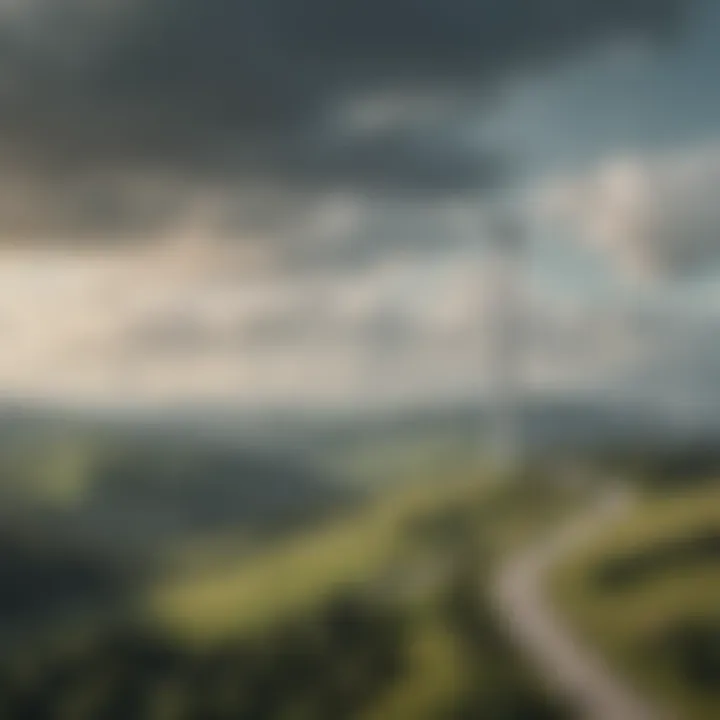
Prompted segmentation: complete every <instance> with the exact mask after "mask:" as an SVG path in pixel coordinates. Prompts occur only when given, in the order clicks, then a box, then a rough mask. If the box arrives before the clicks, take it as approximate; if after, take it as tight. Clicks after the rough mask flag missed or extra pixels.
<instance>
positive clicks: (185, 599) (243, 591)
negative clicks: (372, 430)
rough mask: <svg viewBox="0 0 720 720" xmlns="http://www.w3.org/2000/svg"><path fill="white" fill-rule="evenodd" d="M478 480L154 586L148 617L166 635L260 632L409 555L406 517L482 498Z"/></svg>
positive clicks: (390, 501) (400, 496)
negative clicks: (472, 498) (168, 630)
mask: <svg viewBox="0 0 720 720" xmlns="http://www.w3.org/2000/svg"><path fill="white" fill-rule="evenodd" d="M485 487H486V486H485V484H484V483H483V481H482V479H481V478H476V477H473V478H466V479H464V480H462V481H459V482H458V481H448V482H447V483H445V484H439V483H436V482H433V483H423V484H422V485H421V486H419V487H415V488H412V489H407V488H406V489H403V490H402V491H398V492H394V493H391V494H389V495H386V496H383V497H382V499H381V500H380V501H378V502H377V503H374V504H372V505H371V506H370V507H368V508H366V509H363V510H362V511H360V512H358V513H357V514H356V515H355V516H353V517H349V518H345V519H342V520H340V521H338V522H336V523H332V524H329V525H327V526H325V527H323V528H320V529H316V530H313V531H308V532H306V533H303V534H301V535H300V536H298V537H293V538H287V539H286V540H284V541H282V542H280V543H277V544H275V545H273V546H271V547H270V548H268V549H267V550H266V551H263V552H259V553H257V554H256V555H254V556H252V557H250V558H245V559H240V560H238V564H237V566H236V567H234V566H233V565H232V564H231V563H226V564H225V566H224V567H221V568H218V567H217V566H213V567H212V569H211V570H210V571H209V572H207V573H202V572H193V573H191V574H189V575H187V576H183V575H181V576H179V577H171V578H169V579H167V580H165V581H163V582H160V583H158V584H157V585H156V586H155V587H153V588H152V590H151V592H150V593H149V596H148V597H146V599H145V602H146V611H147V612H149V614H150V615H151V617H153V618H155V619H156V620H157V621H159V622H160V624H161V625H164V626H166V627H168V628H169V629H170V630H171V631H173V632H175V633H179V634H180V635H183V636H186V637H188V638H189V639H195V640H212V639H214V638H219V637H223V636H227V635H228V634H232V633H242V632H247V631H252V630H257V629H262V628H263V627H266V626H268V625H271V624H272V623H274V622H277V621H278V620H280V619H282V618H284V617H287V616H289V615H297V614H301V613H304V612H306V611H308V610H311V609H312V608H313V607H315V606H317V605H319V604H320V603H322V602H323V600H324V599H326V598H327V597H328V596H330V595H332V594H333V593H334V592H335V591H337V590H338V588H342V587H345V586H358V585H367V584H369V583H370V582H371V580H373V579H374V578H375V577H377V576H378V575H380V574H382V572H383V570H384V568H387V567H389V566H394V565H397V564H401V563H402V562H403V561H404V559H406V558H407V556H408V555H409V554H411V553H412V551H413V547H412V543H411V542H410V541H409V539H408V537H407V535H406V533H405V530H406V528H407V526H408V523H409V522H410V520H411V518H413V517H417V516H419V515H421V514H423V513H427V512H430V511H431V510H432V511H433V512H434V511H439V510H440V509H441V508H442V507H444V506H445V507H446V506H449V505H450V504H452V503H453V502H457V501H458V498H468V497H473V496H477V494H478V492H480V493H482V492H485Z"/></svg>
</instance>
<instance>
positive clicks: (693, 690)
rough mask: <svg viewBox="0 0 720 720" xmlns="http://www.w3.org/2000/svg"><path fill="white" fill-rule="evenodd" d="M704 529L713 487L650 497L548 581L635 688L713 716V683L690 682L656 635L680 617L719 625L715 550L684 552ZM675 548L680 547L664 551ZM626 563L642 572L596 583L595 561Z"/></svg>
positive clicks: (716, 527) (713, 524)
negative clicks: (708, 685)
mask: <svg viewBox="0 0 720 720" xmlns="http://www.w3.org/2000/svg"><path fill="white" fill-rule="evenodd" d="M708 533H718V534H720V486H718V485H715V486H711V487H708V488H705V489H697V490H693V491H691V492H685V493H682V494H673V495H664V496H660V497H658V496H650V497H648V498H645V499H644V500H643V501H641V503H640V505H639V506H638V508H637V510H636V511H634V512H633V514H632V516H631V517H628V518H627V519H626V520H624V521H623V523H622V524H621V525H620V526H618V527H615V528H613V530H612V532H611V533H608V535H607V536H606V537H604V538H602V539H600V540H599V541H597V542H595V543H593V544H592V546H590V547H588V548H585V549H583V550H581V551H579V552H578V553H577V554H576V556H575V557H574V558H573V559H572V560H571V561H570V562H568V563H567V564H566V565H564V566H563V567H562V568H560V569H559V570H558V572H557V573H556V575H555V577H554V578H553V580H552V582H553V590H554V592H555V595H556V597H557V599H558V602H559V604H560V607H561V609H563V610H564V611H565V612H566V614H567V615H568V617H569V618H570V619H571V621H572V622H573V623H574V624H575V625H576V627H577V628H578V630H579V631H580V632H581V633H582V634H583V635H584V636H585V637H586V638H587V639H588V640H589V641H592V642H593V643H595V644H596V645H597V647H598V648H600V650H601V651H602V652H603V653H605V654H606V656H607V657H608V658H610V659H611V660H612V661H613V662H614V663H615V666H616V667H617V668H618V670H619V671H621V672H623V673H626V674H627V676H628V677H629V678H632V680H633V681H634V682H635V684H636V685H637V686H638V687H639V688H641V689H643V690H644V691H646V692H648V693H650V694H652V695H655V696H656V697H657V698H658V699H659V700H660V702H661V704H667V705H670V706H672V707H675V708H676V709H677V712H678V714H680V716H681V717H683V718H688V720H711V719H714V718H717V717H720V692H719V691H720V688H717V687H716V689H715V691H712V690H711V691H708V690H707V689H706V690H700V689H699V688H698V687H695V686H694V685H693V683H692V682H690V681H689V680H688V679H687V678H686V677H685V676H684V674H683V672H681V671H680V670H679V666H678V665H677V663H676V662H674V661H673V660H672V654H673V653H674V652H675V650H676V648H675V647H673V646H672V644H671V645H670V646H666V647H665V648H664V649H661V648H663V646H662V638H663V637H666V636H667V633H668V632H670V631H672V630H673V629H677V628H682V627H684V626H685V625H686V624H687V623H693V624H695V623H707V624H708V627H709V626H711V625H714V627H720V556H718V555H715V556H714V557H713V556H712V554H711V553H708V552H707V551H704V552H702V553H700V552H698V553H696V556H695V557H694V556H693V552H692V547H693V539H694V538H702V537H707V536H708ZM678 547H679V548H683V550H682V553H681V554H679V553H678V552H677V550H675V551H672V550H671V549H672V548H678ZM688 548H689V549H688ZM649 558H651V559H652V561H651V563H650V564H649V560H648V559H649ZM629 563H630V564H631V567H639V565H638V563H644V565H643V568H644V570H643V572H641V573H636V574H635V576H633V573H630V574H629V576H628V577H627V578H626V580H624V581H623V582H622V583H620V584H619V585H616V586H615V587H612V586H607V585H603V584H602V583H599V582H598V573H599V572H601V571H602V569H603V568H604V569H605V570H606V571H607V569H608V568H610V569H612V568H617V567H628V564H629ZM648 568H649V569H648ZM718 679H719V680H720V678H718ZM716 686H717V683H716Z"/></svg>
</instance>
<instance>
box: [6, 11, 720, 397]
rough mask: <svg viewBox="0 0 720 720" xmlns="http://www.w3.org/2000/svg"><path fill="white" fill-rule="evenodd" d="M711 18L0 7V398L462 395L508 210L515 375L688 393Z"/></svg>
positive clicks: (479, 389)
mask: <svg viewBox="0 0 720 720" xmlns="http://www.w3.org/2000/svg"><path fill="white" fill-rule="evenodd" d="M719 36H720V7H718V5H717V3H715V2H713V1H712V0H623V1H621V0H504V2H497V1H496V0H383V1H382V2H380V0H363V1H362V2H361V0H343V2H338V1H337V0H334V1H333V2H331V1H330V0H304V1H303V2H297V1H295V0H242V2H239V1H238V2H228V1H227V0H143V2H140V0H131V1H128V0H124V1H123V2H120V0H103V2H97V1H95V2H90V0H0V60H1V62H0V105H2V108H3V112H2V115H1V116H0V343H1V345H2V348H3V351H2V353H0V394H2V395H6V396H8V397H21V398H27V397H32V398H35V399H37V398H39V399H46V400H53V401H54V400H62V401H64V402H67V401H70V402H81V403H85V402H90V403H101V404H105V405H117V404H124V405H126V404H133V405H148V404H157V403H163V404H167V403H188V402H190V403H192V402H199V403H218V404H223V405H231V406H238V407H245V408H248V407H249V408H257V407H267V406H269V405H272V406H281V407H283V406H293V407H297V406H307V407H321V406H322V407H324V406H328V405H331V406H343V407H354V408H366V407H376V406H380V407H385V406H387V405H388V404H391V405H397V404H401V405H404V404H412V403H418V402H423V403H425V402H428V401H431V402H434V401H438V402H440V401H442V402H446V401H447V400H453V399H467V398H469V397H470V398H475V397H477V398H483V397H486V396H487V393H488V389H489V388H491V387H492V384H493V382H494V375H493V373H494V364H493V363H494V362H496V358H494V342H495V340H494V338H495V335H494V332H495V330H494V327H495V324H496V323H497V308H496V305H497V302H498V292H499V291H498V288H497V285H498V283H499V282H502V267H501V266H500V265H499V264H498V263H502V258H499V257H498V253H497V250H496V249H494V248H496V244H497V242H502V241H503V237H504V233H503V232H502V228H503V227H505V226H507V225H508V223H509V224H510V226H511V227H513V228H515V229H514V230H513V231H512V232H516V233H519V234H521V235H522V236H523V238H524V242H525V248H526V249H525V252H524V253H523V256H522V258H520V259H519V261H518V264H517V267H516V268H515V274H514V275H513V278H512V280H513V284H514V288H513V289H512V292H513V293H514V296H515V298H516V302H517V305H518V307H519V308H520V309H521V310H520V312H521V322H522V328H523V332H522V349H521V352H520V357H519V359H518V370H517V372H518V376H519V377H520V378H521V381H522V383H523V384H524V385H525V386H526V387H527V388H528V389H529V390H532V391H534V392H547V393H563V394H567V393H580V392H582V393H586V392H597V393H610V392H615V393H618V394H621V395H627V394H628V392H630V393H631V394H634V395H636V396H637V397H638V398H641V397H642V398H650V399H653V400H662V399H664V398H667V399H670V398H671V399H672V400H673V401H677V398H678V397H679V396H682V398H683V399H684V400H688V401H700V400H702V401H704V402H706V401H707V400H708V398H713V397H714V396H713V393H716V394H717V391H716V390H715V386H717V385H718V384H717V383H716V382H715V380H716V375H720V372H718V370H719V369H720V346H718V343H716V342H712V340H710V339H709V338H711V337H712V336H713V334H715V331H716V330H717V329H720V284H719V283H718V280H720V203H718V202H717V198H716V195H717V191H716V188H717V187H718V186H720V182H719V181H720V88H718V83H717V79H716V74H717V71H716V68H717V67H719V66H720V43H718V39H719ZM505 234H507V233H505ZM717 400H718V401H720V397H717Z"/></svg>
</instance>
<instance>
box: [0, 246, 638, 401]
mask: <svg viewBox="0 0 720 720" xmlns="http://www.w3.org/2000/svg"><path fill="white" fill-rule="evenodd" d="M490 273H491V270H490V268H489V266H487V265H485V264H483V262H482V261H481V260H480V259H479V258H478V257H476V256H475V257H474V256H472V254H470V253H469V252H468V251H464V252H459V251H458V252H455V254H453V253H448V254H447V255H446V256H445V258H444V260H443V262H442V263H439V262H437V261H434V260H432V259H429V258H426V259H424V260H423V259H421V258H419V257H418V258H415V259H414V260H413V261H412V262H410V261H409V260H408V259H404V260H402V261H401V260H394V261H392V260H387V261H386V262H384V263H380V264H376V265H372V266H366V267H364V268H362V269H358V268H354V269H346V270H344V271H342V272H336V273H320V274H314V273H294V274H289V275H268V274H266V275H262V274H261V275H257V274H253V273H250V274H248V273H247V272H246V265H245V264H244V262H243V259H242V250H241V248H240V247H239V246H235V245H231V246H227V245H222V244H220V245H212V244H202V245H196V244H194V243H188V242H186V241H182V242H177V243H175V244H167V245H163V246H156V247H143V248H136V249H135V250H131V249H125V250H124V251H119V250H110V249H106V250H95V251H93V253H92V254H90V255H87V254H86V255H82V254H75V255H70V254H68V253H67V251H63V252H61V251H41V250H38V249H35V250H26V251H22V252H20V251H18V252H15V253H11V252H9V251H5V252H4V253H3V254H2V255H0V307H2V308H3V312H2V314H0V337H1V338H2V346H3V352H2V353H0V393H11V394H20V395H32V396H40V397H63V398H65V399H69V400H96V401H106V402H122V401H132V402H137V403H147V402H154V401H157V400H168V399H173V400H191V399H197V400H204V401H209V400H221V401H224V402H229V403H246V404H248V403H251V404H257V403H282V404H293V403H316V404H324V403H376V402H392V401H397V400H402V399H404V400H418V399H423V398H425V399H427V398H431V397H442V396H448V395H452V396H454V397H457V396H458V395H473V394H479V393H482V392H483V391H484V390H485V389H486V388H487V386H488V383H489V382H491V381H492V377H491V375H490V374H489V371H488V367H489V366H488V363H489V347H490V346H489V342H490V339H489V332H490V331H489V313H490V310H489V307H490V305H489V302H488V292H489V290H488V289H489V288H490V286H491V277H490ZM522 292H523V296H524V301H523V302H524V304H525V307H526V308H527V309H528V311H529V310H530V309H532V313H531V315H530V317H529V319H528V328H527V329H528V333H527V337H528V339H529V347H527V348H526V352H525V357H524V358H523V361H524V366H525V367H524V371H523V372H524V374H525V376H526V377H527V378H528V380H529V381H530V382H532V383H533V384H535V385H536V386H543V387H547V386H561V387H565V388H567V387H570V386H572V385H574V384H576V385H577V384H579V385H582V384H583V383H585V384H587V383H588V382H590V381H593V382H594V381H595V380H596V379H597V378H598V377H599V376H600V375H602V374H604V373H606V372H608V371H609V369H611V368H612V367H615V366H617V365H618V364H619V363H620V364H621V363H623V362H626V361H627V358H628V354H629V353H630V352H631V350H632V342H631V340H632V338H630V337H628V336H627V334H626V333H625V334H624V333H623V332H622V328H620V330H618V327H617V319H613V318H612V317H611V316H609V315H603V314H602V313H598V312H597V311H582V310H580V309H573V308H572V306H569V305H568V304H567V302H566V301H564V300H562V299H558V298H555V297H553V296H552V294H549V293H547V292H544V291H541V290H538V289H536V288H530V287H529V286H528V287H524V288H523V291H522Z"/></svg>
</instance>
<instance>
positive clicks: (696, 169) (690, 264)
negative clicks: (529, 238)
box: [538, 143, 720, 279]
mask: <svg viewBox="0 0 720 720" xmlns="http://www.w3.org/2000/svg"><path fill="white" fill-rule="evenodd" d="M718 188H720V144H717V143H716V144H711V145H708V146H704V147H699V148H693V149H690V150H686V151H684V152H673V153H666V154H662V155H656V156H652V155H650V156H619V157H615V158H612V159H610V160H607V161H605V162H604V163H603V164H602V165H600V166H599V167H596V168H594V169H592V170H591V171H589V172H587V173H585V174H584V175H581V176H578V177H572V178H565V179H559V180H553V181H551V182H548V183H547V184H546V185H545V186H544V187H543V188H542V189H541V190H540V191H539V193H538V197H539V202H538V208H539V211H540V213H539V215H540V219H541V221H544V222H548V221H551V222H552V221H554V222H556V223H559V224H560V225H561V226H562V227H563V230H564V231H565V232H567V231H569V232H570V233H572V234H573V235H575V236H576V237H578V238H580V239H582V240H584V241H586V242H588V243H589V244H590V245H591V246H592V247H593V248H595V249H596V250H597V251H598V252H601V253H604V254H606V255H607V257H608V258H610V260H611V261H612V262H613V263H615V264H616V266H617V267H618V268H619V269H621V270H622V271H624V272H627V273H629V274H630V275H631V276H632V277H635V278H645V279H648V278H649V279H668V278H679V277H683V276H689V275H693V274H696V273H698V272H700V271H703V270H705V269H708V268H709V269H712V267H713V265H717V266H718V267H720V200H719V195H718ZM555 227H557V225H556V226H555Z"/></svg>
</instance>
